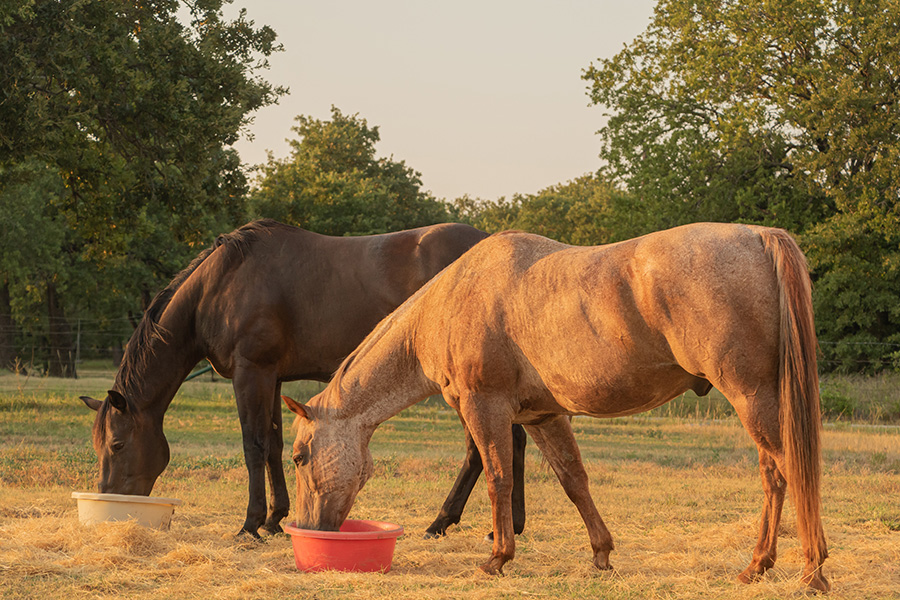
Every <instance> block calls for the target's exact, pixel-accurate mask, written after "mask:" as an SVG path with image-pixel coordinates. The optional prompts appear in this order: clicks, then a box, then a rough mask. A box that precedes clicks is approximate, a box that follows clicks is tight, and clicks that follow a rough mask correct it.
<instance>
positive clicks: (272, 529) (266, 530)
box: [259, 524, 284, 537]
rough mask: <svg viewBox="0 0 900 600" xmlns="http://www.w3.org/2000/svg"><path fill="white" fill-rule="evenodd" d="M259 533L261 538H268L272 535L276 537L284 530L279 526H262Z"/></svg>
mask: <svg viewBox="0 0 900 600" xmlns="http://www.w3.org/2000/svg"><path fill="white" fill-rule="evenodd" d="M259 533H260V534H261V535H262V536H263V537H270V536H273V535H278V534H280V533H284V529H282V528H281V525H278V524H275V525H263V526H262V527H260V528H259Z"/></svg>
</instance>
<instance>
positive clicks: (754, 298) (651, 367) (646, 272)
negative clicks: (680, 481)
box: [429, 224, 778, 415]
mask: <svg viewBox="0 0 900 600" xmlns="http://www.w3.org/2000/svg"><path fill="white" fill-rule="evenodd" d="M448 276H450V278H451V279H452V280H450V281H444V279H447V278H448ZM438 283H442V284H443V285H442V286H441V287H442V288H443V289H439V290H437V291H436V292H435V293H434V299H433V304H432V306H431V307H430V311H429V312H430V313H431V314H432V315H433V316H432V317H430V318H431V319H435V320H440V319H443V320H444V322H445V323H447V324H452V325H451V326H450V327H448V328H447V331H456V332H469V333H468V334H467V335H466V336H465V337H466V339H467V342H466V343H468V344H469V345H471V346H472V347H474V348H479V347H480V348H481V352H482V353H483V355H484V356H483V357H482V358H483V359H484V360H485V361H488V362H489V363H490V365H491V369H494V370H499V371H504V372H505V374H504V375H502V376H501V375H499V374H498V373H497V372H492V373H487V372H484V373H481V372H478V369H476V368H473V367H472V366H471V364H469V365H463V364H461V363H464V362H466V360H467V359H466V358H465V356H466V355H465V352H466V351H465V350H464V348H463V347H464V346H465V343H464V340H462V339H460V340H454V339H452V338H453V337H454V335H453V334H452V333H451V334H450V335H449V337H450V338H451V339H450V340H449V341H448V343H447V347H448V350H447V352H446V354H447V356H445V357H444V361H445V362H448V363H454V364H452V365H451V368H452V369H453V370H455V371H457V372H468V373H474V374H475V375H476V376H477V378H478V379H479V381H478V382H476V383H475V384H476V385H490V384H489V383H488V381H489V380H490V379H491V378H494V379H496V380H497V381H503V382H506V383H505V385H515V386H518V395H519V396H520V397H522V398H525V397H529V396H530V397H532V398H534V400H530V401H524V402H526V403H527V402H533V404H534V406H533V407H532V408H533V411H534V412H535V413H539V412H540V411H541V410H543V409H548V408H552V407H551V406H550V404H551V403H552V402H560V403H561V404H564V406H563V407H562V408H563V409H564V410H565V411H568V412H579V413H587V414H604V415H609V414H626V413H628V412H637V411H639V410H646V409H648V408H652V407H653V406H657V405H659V404H662V403H663V402H665V401H667V400H669V399H670V398H671V397H673V396H675V395H677V394H680V393H682V392H684V391H685V390H686V389H691V388H694V389H698V390H703V389H705V386H706V385H708V384H706V379H707V378H713V379H715V378H716V377H718V376H719V375H720V374H721V372H722V371H723V370H729V369H733V370H737V369H741V368H745V365H746V364H751V363H752V367H753V368H755V369H757V370H758V371H760V372H763V371H766V370H767V369H769V367H770V366H773V367H774V365H775V360H776V359H777V352H776V353H775V355H772V354H771V352H770V350H771V349H772V348H775V347H776V346H775V343H776V342H777V327H776V323H777V315H778V310H777V306H778V304H777V302H778V299H777V290H776V287H775V279H774V272H773V270H772V266H771V262H770V261H768V259H767V257H766V256H765V253H764V251H763V246H762V242H761V241H760V236H759V231H758V230H755V229H754V228H752V227H749V226H742V225H727V224H696V225H689V226H684V227H679V228H675V229H672V230H667V231H663V232H658V233H654V234H649V235H647V236H643V237H640V238H635V239H633V240H627V241H624V242H619V243H616V244H609V245H605V246H595V247H573V246H567V245H565V244H560V243H558V242H554V241H552V240H548V239H546V238H542V237H540V236H535V235H532V234H525V233H506V234H502V235H495V236H492V237H491V238H489V239H488V240H485V241H484V242H482V243H481V244H479V246H477V247H476V248H475V249H473V250H472V251H471V252H470V253H469V254H467V255H466V256H464V257H463V259H461V261H459V262H458V263H456V264H454V265H453V266H452V267H451V268H450V269H448V272H447V274H446V275H444V276H442V278H441V281H439V282H438ZM451 298H452V300H451ZM440 315H443V316H440ZM498 332H501V333H498ZM445 334H446V332H445ZM450 348H452V349H454V350H453V351H451V350H449V349H450ZM507 348H511V350H508V349H507ZM454 352H455V353H456V354H457V356H452V357H451V356H450V354H453V353H454ZM488 354H491V356H487V355H488ZM500 356H504V357H505V359H504V360H501V359H500V358H499V357H500ZM478 360H479V358H478V357H475V356H473V357H472V360H470V361H469V362H470V363H473V364H474V363H477V362H478ZM741 363H744V364H741ZM755 363H759V364H755ZM510 382H513V383H510ZM551 397H552V400H551Z"/></svg>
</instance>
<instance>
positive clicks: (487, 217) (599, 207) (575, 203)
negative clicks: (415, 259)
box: [452, 175, 643, 245]
mask: <svg viewBox="0 0 900 600" xmlns="http://www.w3.org/2000/svg"><path fill="white" fill-rule="evenodd" d="M632 207H633V198H632V197H631V196H630V195H629V194H627V193H625V192H623V191H621V190H620V189H617V188H616V187H615V186H613V185H612V184H610V183H608V182H607V181H606V180H605V179H604V178H602V177H599V176H597V175H584V176H582V177H579V178H577V179H574V180H572V181H569V182H566V183H563V184H558V185H553V186H550V187H548V188H545V189H543V190H541V191H539V192H538V193H536V194H516V195H514V196H513V197H512V199H510V200H507V199H506V198H499V199H497V200H495V201H491V200H477V199H473V198H470V197H468V196H463V197H462V198H457V199H456V200H455V201H454V204H453V207H452V208H453V213H454V216H455V217H456V218H457V219H459V220H462V221H465V222H467V223H470V224H471V225H474V226H475V227H478V228H479V229H482V230H484V231H489V232H491V233H494V232H497V231H503V230H505V229H521V230H523V231H529V232H531V233H536V234H538V235H543V236H546V237H549V238H552V239H555V240H559V241H561V242H563V243H567V244H576V245H597V244H605V243H608V242H613V241H618V240H621V239H627V238H629V237H634V236H635V235H639V234H640V233H643V232H642V231H640V227H638V226H636V225H635V224H634V223H633V217H634V215H635V214H636V213H635V211H633V210H632Z"/></svg>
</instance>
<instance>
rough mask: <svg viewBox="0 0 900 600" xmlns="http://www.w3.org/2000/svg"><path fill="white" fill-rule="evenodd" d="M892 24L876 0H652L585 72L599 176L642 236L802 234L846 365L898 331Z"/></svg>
mask: <svg viewBox="0 0 900 600" xmlns="http://www.w3.org/2000/svg"><path fill="white" fill-rule="evenodd" d="M898 19H900V5H898V4H897V3H896V2H890V1H887V0H885V1H874V2H860V1H858V0H843V1H841V2H826V1H825V0H798V1H795V2H789V3H772V2H767V1H764V0H750V1H741V2H737V1H734V0H698V1H691V2H686V1H684V0H661V1H660V2H659V3H658V5H657V7H656V9H655V14H654V17H653V20H652V22H651V24H650V26H649V27H648V29H647V30H646V31H645V32H644V33H643V34H642V35H640V36H638V37H637V38H636V39H635V40H634V41H633V42H632V43H631V44H629V45H627V46H626V48H625V49H624V50H622V51H621V52H620V53H619V54H617V55H616V56H614V57H613V58H611V59H607V60H601V61H599V63H598V64H596V65H592V66H591V67H590V68H588V69H587V70H586V71H585V74H584V78H585V79H586V80H587V81H589V82H590V84H591V91H590V95H591V99H592V101H593V102H594V103H595V104H598V105H603V106H605V107H607V109H609V110H610V112H611V115H610V119H609V122H608V125H607V126H606V127H605V128H604V129H603V130H602V131H601V137H602V141H603V149H602V153H601V157H602V158H603V159H605V161H606V162H607V164H606V166H605V167H604V169H603V172H604V173H605V174H606V175H607V176H608V177H610V179H611V181H613V182H616V183H620V184H623V185H625V186H627V189H628V190H629V191H630V192H632V193H633V194H635V195H636V196H637V197H638V198H640V203H639V206H640V207H641V209H642V215H643V219H644V225H645V228H646V230H648V231H649V230H652V229H660V228H663V227H668V226H672V225H677V224H680V223H685V222H690V221H698V220H715V221H744V222H753V223H760V224H766V225H776V226H781V227H785V228H787V229H788V230H790V231H792V232H794V233H796V234H799V235H800V238H801V245H803V246H804V249H805V250H806V251H807V253H808V255H809V258H810V262H811V264H812V266H813V275H814V279H815V280H816V284H817V285H816V303H817V307H818V308H819V310H820V313H819V329H820V335H822V337H823V339H825V340H826V341H828V342H830V343H831V344H833V345H831V346H825V347H824V350H825V353H826V360H827V361H828V364H832V365H834V366H841V367H844V368H853V369H856V368H859V367H860V366H862V367H865V366H867V365H868V367H869V368H871V369H878V368H881V367H883V366H885V365H887V364H888V363H889V362H890V360H891V359H890V354H891V353H892V352H893V350H896V348H897V346H891V345H890V344H896V343H897V342H898V339H900V338H898V335H900V313H898V309H897V305H898V302H897V297H898V293H900V271H898V269H897V267H896V264H897V261H898V258H900V256H898V254H900V244H898V242H900V239H898V234H897V232H898V231H900V171H898V170H897V168H896V165H897V158H898V155H900V104H898V101H897V92H898V89H900V29H898V28H897V22H898ZM848 252H849V253H850V254H849V255H847V253H848ZM875 342H877V343H878V344H881V346H876V345H874V343H875ZM863 343H865V344H870V347H869V348H867V349H866V350H865V351H861V350H859V349H860V348H861V347H862V346H861V345H860V344H863ZM842 357H843V358H842ZM845 358H846V359H847V360H845ZM859 360H864V361H866V362H864V363H859V362H854V361H859ZM831 361H839V362H838V363H833V362H831ZM847 361H850V362H847ZM851 365H852V366H851Z"/></svg>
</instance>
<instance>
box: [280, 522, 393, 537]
mask: <svg viewBox="0 0 900 600" xmlns="http://www.w3.org/2000/svg"><path fill="white" fill-rule="evenodd" d="M344 523H366V524H368V525H371V526H372V527H374V529H372V530H369V531H319V530H317V529H303V528H302V527H297V525H296V521H292V522H290V523H287V524H285V525H284V532H285V533H287V534H289V535H290V536H291V537H292V538H293V537H299V538H311V539H319V540H340V541H363V540H383V539H390V538H395V539H396V538H398V537H400V536H402V535H403V526H402V525H397V524H395V523H388V522H387V521H373V520H370V519H347V520H346V521H344Z"/></svg>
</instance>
